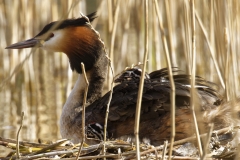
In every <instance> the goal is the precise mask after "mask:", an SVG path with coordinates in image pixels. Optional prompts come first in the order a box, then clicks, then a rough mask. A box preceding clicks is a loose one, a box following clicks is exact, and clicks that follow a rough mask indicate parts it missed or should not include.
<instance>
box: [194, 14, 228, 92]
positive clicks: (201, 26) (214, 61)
mask: <svg viewBox="0 0 240 160" xmlns="http://www.w3.org/2000/svg"><path fill="white" fill-rule="evenodd" d="M195 16H196V18H197V21H198V23H199V25H200V28H201V29H202V32H203V34H204V38H205V40H206V42H207V45H208V48H209V51H210V54H211V57H212V60H213V63H214V66H215V69H216V71H217V75H218V78H219V80H220V83H221V85H222V87H223V89H225V84H224V80H223V78H222V74H221V72H220V69H219V66H218V63H217V60H216V58H215V56H214V50H213V47H212V44H211V42H210V40H209V38H208V34H207V31H206V29H205V27H204V26H203V23H202V21H201V19H200V17H199V15H198V12H197V11H196V10H195Z"/></svg>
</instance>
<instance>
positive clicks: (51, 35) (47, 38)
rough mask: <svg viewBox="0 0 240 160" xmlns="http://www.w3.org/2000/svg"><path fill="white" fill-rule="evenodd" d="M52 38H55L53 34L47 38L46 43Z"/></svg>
mask: <svg viewBox="0 0 240 160" xmlns="http://www.w3.org/2000/svg"><path fill="white" fill-rule="evenodd" d="M52 37H54V34H53V33H51V34H49V36H48V38H47V39H46V40H45V41H48V40H49V39H50V38H52Z"/></svg>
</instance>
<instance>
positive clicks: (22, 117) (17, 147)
mask: <svg viewBox="0 0 240 160" xmlns="http://www.w3.org/2000/svg"><path fill="white" fill-rule="evenodd" d="M23 119H24V112H22V115H21V121H20V127H19V129H18V132H17V146H16V152H17V158H18V159H20V156H21V155H20V152H19V135H20V131H21V129H22V126H23Z"/></svg>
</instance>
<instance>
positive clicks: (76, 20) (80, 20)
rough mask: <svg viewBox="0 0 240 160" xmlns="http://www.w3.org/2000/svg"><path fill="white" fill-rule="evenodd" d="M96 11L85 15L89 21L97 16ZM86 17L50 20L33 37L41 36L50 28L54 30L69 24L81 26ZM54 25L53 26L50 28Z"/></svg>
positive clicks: (84, 22)
mask: <svg viewBox="0 0 240 160" xmlns="http://www.w3.org/2000/svg"><path fill="white" fill-rule="evenodd" d="M96 13H97V12H93V13H91V14H89V15H87V17H88V19H89V21H90V22H92V21H93V20H94V19H95V18H96V17H97V16H96ZM87 22H88V21H87V19H86V18H84V17H80V18H72V19H66V20H63V21H54V22H51V23H49V24H47V25H46V26H45V27H44V28H43V29H42V31H41V32H39V33H38V34H37V35H36V36H35V37H37V36H41V35H43V34H44V33H47V32H48V31H49V30H50V29H54V30H58V29H63V28H66V27H69V26H83V25H85V24H86V23H87ZM55 25H56V26H55ZM52 27H54V28H52ZM55 27H56V28H55Z"/></svg>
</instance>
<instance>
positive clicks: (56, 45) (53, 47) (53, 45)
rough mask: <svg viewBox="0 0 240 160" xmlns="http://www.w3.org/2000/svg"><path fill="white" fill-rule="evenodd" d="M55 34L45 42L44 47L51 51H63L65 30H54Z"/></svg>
mask: <svg viewBox="0 0 240 160" xmlns="http://www.w3.org/2000/svg"><path fill="white" fill-rule="evenodd" d="M53 34H54V36H53V37H52V38H50V39H49V40H48V41H45V42H44V44H43V46H42V49H44V50H47V51H51V52H62V50H61V41H62V40H63V39H64V35H63V31H61V30H58V31H54V32H53Z"/></svg>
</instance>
